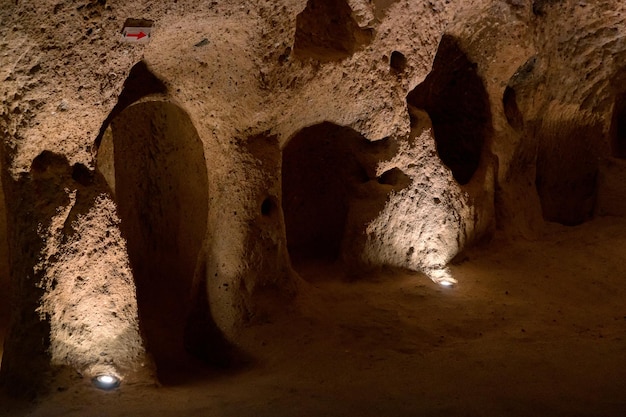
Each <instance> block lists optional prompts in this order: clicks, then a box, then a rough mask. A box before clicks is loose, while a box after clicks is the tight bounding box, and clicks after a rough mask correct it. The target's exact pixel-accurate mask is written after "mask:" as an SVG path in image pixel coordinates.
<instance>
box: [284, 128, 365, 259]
mask: <svg viewBox="0 0 626 417" xmlns="http://www.w3.org/2000/svg"><path fill="white" fill-rule="evenodd" d="M367 144H368V141H367V139H365V138H364V137H363V136H361V135H360V134H359V133H358V132H356V131H354V130H353V129H350V128H347V127H342V126H337V125H335V124H332V123H322V124H319V125H315V126H311V127H307V128H305V129H303V130H301V131H300V132H299V133H298V134H296V135H295V136H294V137H293V138H292V139H291V141H290V142H289V143H288V144H287V146H286V147H285V149H284V151H283V166H282V186H283V199H282V204H283V212H284V216H285V227H286V231H287V246H288V250H289V254H290V256H291V259H292V261H293V263H294V266H295V267H296V268H297V267H298V263H300V262H304V261H310V260H323V261H329V262H332V261H335V260H337V259H338V258H339V256H340V249H341V243H342V238H343V235H344V230H345V226H346V217H347V215H348V208H349V203H350V199H351V194H352V192H353V190H354V188H355V187H356V186H358V185H359V184H362V183H363V182H364V181H367V180H368V177H367V173H366V172H365V169H364V168H363V166H362V165H361V164H360V162H359V160H358V159H357V156H358V154H359V153H360V152H362V151H363V147H364V146H366V145H367Z"/></svg>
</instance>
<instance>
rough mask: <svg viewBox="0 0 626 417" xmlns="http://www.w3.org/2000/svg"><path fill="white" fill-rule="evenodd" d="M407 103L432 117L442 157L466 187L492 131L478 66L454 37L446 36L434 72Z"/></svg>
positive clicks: (460, 182) (441, 44) (415, 90)
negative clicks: (486, 139) (487, 137)
mask: <svg viewBox="0 0 626 417" xmlns="http://www.w3.org/2000/svg"><path fill="white" fill-rule="evenodd" d="M407 101H408V103H409V104H410V105H412V106H414V107H416V108H420V109H424V110H426V112H427V113H428V114H429V115H430V118H431V120H432V124H433V130H434V133H435V135H434V136H435V141H436V143H437V152H438V154H439V157H440V158H441V160H442V161H443V163H444V164H445V165H446V166H447V167H448V168H450V170H452V175H453V176H454V178H455V179H456V180H457V182H459V184H467V183H468V182H469V181H470V180H471V179H472V176H473V175H474V173H475V172H476V170H477V169H478V166H479V164H480V159H481V154H482V150H483V144H484V142H485V137H486V136H488V135H489V134H490V132H491V111H490V109H489V100H488V96H487V92H486V91H485V87H484V85H483V82H482V79H481V77H480V75H479V74H478V70H477V66H476V64H475V63H473V62H471V61H470V60H469V58H468V57H467V55H465V52H463V50H462V49H461V47H460V46H459V44H458V42H457V40H456V39H455V38H454V37H452V36H450V35H444V36H443V38H442V39H441V42H440V44H439V49H438V50H437V55H436V56H435V60H434V62H433V68H432V71H431V72H430V74H428V76H427V77H426V79H425V80H424V82H422V83H421V84H420V85H418V86H417V87H416V88H415V89H414V90H413V91H411V92H410V93H409V95H408V97H407Z"/></svg>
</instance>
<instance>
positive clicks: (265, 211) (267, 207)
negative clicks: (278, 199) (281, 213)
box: [261, 197, 275, 216]
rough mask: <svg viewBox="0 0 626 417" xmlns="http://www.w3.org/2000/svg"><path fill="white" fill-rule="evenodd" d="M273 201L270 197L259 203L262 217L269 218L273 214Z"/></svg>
mask: <svg viewBox="0 0 626 417" xmlns="http://www.w3.org/2000/svg"><path fill="white" fill-rule="evenodd" d="M274 207H275V205H274V201H272V198H271V197H267V198H266V199H265V200H263V202H262V203H261V214H262V215H263V216H270V215H271V214H272V213H273V212H274Z"/></svg>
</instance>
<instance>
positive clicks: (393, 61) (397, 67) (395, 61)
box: [389, 51, 407, 73]
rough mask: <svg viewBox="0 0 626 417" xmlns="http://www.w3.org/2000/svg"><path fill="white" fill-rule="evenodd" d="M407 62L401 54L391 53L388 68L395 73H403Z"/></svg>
mask: <svg viewBox="0 0 626 417" xmlns="http://www.w3.org/2000/svg"><path fill="white" fill-rule="evenodd" d="M406 64H407V60H406V57H405V56H404V54H403V53H402V52H398V51H393V52H392V53H391V58H390V59H389V66H390V67H391V69H392V70H393V71H395V72H397V73H400V72H403V71H404V70H405V69H406Z"/></svg>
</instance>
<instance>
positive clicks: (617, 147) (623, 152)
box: [610, 94, 626, 159]
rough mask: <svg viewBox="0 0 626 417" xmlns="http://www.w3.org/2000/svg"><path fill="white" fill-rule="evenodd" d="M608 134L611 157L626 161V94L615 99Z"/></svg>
mask: <svg viewBox="0 0 626 417" xmlns="http://www.w3.org/2000/svg"><path fill="white" fill-rule="evenodd" d="M610 134H611V148H612V153H613V156H614V157H616V158H621V159H626V94H620V95H619V96H617V97H616V98H615V104H614V105H613V118H612V121H611V130H610Z"/></svg>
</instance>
